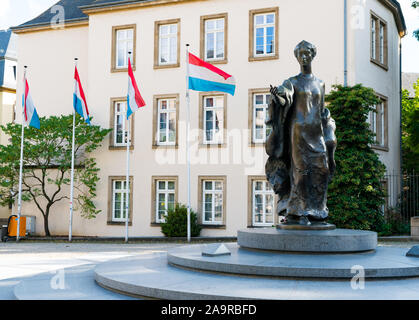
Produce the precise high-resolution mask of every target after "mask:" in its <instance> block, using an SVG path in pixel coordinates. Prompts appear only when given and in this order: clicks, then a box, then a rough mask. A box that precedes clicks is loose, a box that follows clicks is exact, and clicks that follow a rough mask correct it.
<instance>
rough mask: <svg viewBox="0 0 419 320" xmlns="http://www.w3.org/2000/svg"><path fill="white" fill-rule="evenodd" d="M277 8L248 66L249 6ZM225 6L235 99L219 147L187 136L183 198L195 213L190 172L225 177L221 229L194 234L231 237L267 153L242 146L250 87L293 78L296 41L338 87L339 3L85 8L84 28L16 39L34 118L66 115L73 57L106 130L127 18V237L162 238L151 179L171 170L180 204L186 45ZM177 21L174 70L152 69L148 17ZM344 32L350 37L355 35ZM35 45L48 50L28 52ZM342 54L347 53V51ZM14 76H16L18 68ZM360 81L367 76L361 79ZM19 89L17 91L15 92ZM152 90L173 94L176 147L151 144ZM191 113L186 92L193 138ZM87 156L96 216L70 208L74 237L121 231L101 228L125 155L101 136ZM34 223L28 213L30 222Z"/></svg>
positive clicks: (195, 112) (60, 224)
mask: <svg viewBox="0 0 419 320" xmlns="http://www.w3.org/2000/svg"><path fill="white" fill-rule="evenodd" d="M277 6H278V7H279V59H276V60H267V61H255V62H249V59H248V52H249V10H253V9H261V8H270V7H277ZM224 12H227V13H228V63H227V64H223V65H219V67H220V68H222V69H223V70H224V71H226V72H227V73H230V74H233V75H234V77H235V78H236V82H237V89H236V94H235V96H234V97H232V96H228V97H227V106H226V109H227V117H226V119H227V134H228V137H229V138H228V142H227V144H226V146H225V147H221V148H209V149H208V148H207V147H202V146H200V145H199V143H197V142H196V139H195V140H194V142H192V143H191V154H192V157H191V159H192V167H191V190H192V192H191V197H192V199H191V201H192V209H193V210H195V211H196V210H197V206H198V176H226V186H227V190H226V199H225V200H226V212H225V214H226V226H225V227H224V228H221V229H203V231H202V233H201V235H203V236H209V235H210V236H234V235H236V233H237V230H238V229H240V228H244V227H247V226H248V221H247V220H248V219H247V212H248V199H249V197H250V195H249V194H248V176H253V175H254V176H261V175H262V176H263V175H264V165H265V161H266V159H267V156H266V154H265V150H264V147H263V145H260V146H256V147H255V146H252V147H250V141H249V132H248V130H249V118H248V105H249V102H248V101H249V89H256V88H269V84H272V85H279V84H281V83H282V82H283V80H285V79H287V78H289V77H290V76H293V75H296V74H298V73H299V65H298V62H297V61H296V59H295V57H294V54H293V51H294V48H295V46H296V44H297V43H298V42H300V41H301V40H303V39H304V40H307V41H309V42H312V43H313V44H315V45H316V47H317V50H318V54H317V57H316V58H315V60H314V63H313V72H314V74H315V75H316V76H317V77H318V78H320V79H322V80H324V81H325V82H326V88H327V90H330V88H331V86H332V85H333V84H342V83H343V70H344V67H343V1H335V0H323V1H322V2H321V5H319V3H318V2H314V1H310V0H301V1H298V2H296V1H291V0H282V1H276V0H264V1H258V2H255V1H251V0H230V1H223V0H212V1H193V2H185V3H180V4H175V5H167V6H153V7H144V8H138V9H133V10H126V11H117V12H113V11H109V12H107V13H101V14H93V15H91V16H90V21H89V26H88V27H82V28H71V29H65V30H58V31H48V32H39V33H27V34H22V35H20V47H19V61H21V62H22V63H21V66H22V65H28V66H30V71H29V81H30V84H31V91H32V97H33V100H34V101H35V104H36V105H37V107H38V112H39V113H40V114H41V115H51V114H54V115H58V114H68V113H70V112H71V103H72V99H71V95H72V90H73V81H72V73H73V63H72V59H73V58H74V57H75V56H78V57H79V58H80V64H79V65H80V67H79V71H80V76H81V79H82V82H83V86H84V88H85V91H86V93H87V99H88V105H89V110H90V113H91V114H92V115H93V116H94V119H93V122H94V123H95V124H99V125H101V126H102V127H105V128H108V127H109V123H110V113H109V110H110V100H111V98H115V97H123V96H125V95H126V91H127V74H126V72H119V73H111V71H110V70H111V43H112V27H113V26H118V25H127V24H136V28H137V41H136V71H135V76H136V78H137V81H138V85H139V87H140V91H141V93H142V95H143V98H144V99H145V101H146V103H147V106H146V107H145V108H143V109H141V110H139V111H138V112H136V114H135V131H134V132H135V136H134V149H133V150H132V151H131V166H130V174H131V175H132V176H133V179H134V181H133V193H134V197H133V198H134V199H133V223H132V226H130V231H129V232H130V235H131V236H160V235H161V232H160V227H153V226H151V225H150V221H151V219H150V216H151V210H152V209H151V207H152V177H153V176H174V175H175V176H178V183H179V184H178V186H179V187H178V199H179V202H181V203H186V201H187V167H186V136H185V130H186V123H185V121H186V116H187V115H186V98H185V91H186V79H185V74H186V66H185V55H186V54H185V44H186V43H189V44H190V50H191V52H192V53H194V54H196V55H199V41H200V16H204V15H209V14H216V13H224ZM331 13H333V14H331ZM176 18H179V19H180V21H181V22H180V25H181V29H180V33H181V36H180V37H181V40H180V44H181V51H180V52H181V55H180V67H178V68H170V69H153V61H154V23H155V21H160V20H167V19H176ZM296 21H300V22H302V21H304V23H296ZM388 21H389V22H390V21H391V19H388ZM350 36H351V37H352V39H355V35H352V34H351V35H350ZM357 41H359V40H357ZM361 41H364V40H361ZM366 41H367V43H369V42H368V40H366ZM51 43H53V45H51ZM70 43H71V45H69V44H70ZM352 43H354V41H352ZM355 45H356V44H355ZM35 46H36V47H37V48H48V49H45V50H36V51H35V52H33V50H32V51H31V49H32V48H33V47H35ZM351 50H352V51H356V50H355V49H354V48H352V49H351ZM351 59H352V60H351V62H352V64H350V67H351V68H352V69H351V70H350V72H351V75H352V78H354V79H355V80H356V81H357V80H358V79H359V81H361V80H362V79H361V78H362V77H361V76H359V75H358V72H357V70H358V66H357V64H358V58H357V55H356V56H355V57H352V58H351ZM368 61H369V60H368ZM19 72H20V73H21V72H22V69H21V68H20V69H19ZM366 74H367V73H366ZM364 78H365V79H366V80H365V81H367V79H368V76H365V77H364ZM45 88H48V89H47V90H46V89H45ZM20 90H21V88H18V92H19V91H20ZM160 94H179V108H180V111H179V147H178V148H177V149H162V148H158V149H154V148H152V136H153V132H152V131H153V129H152V128H153V123H152V122H153V96H154V95H160ZM198 119H199V93H197V92H191V129H192V138H194V137H195V138H196V136H197V134H198V133H197V132H198V130H197V129H198V128H199V123H198ZM94 156H95V157H96V158H97V160H98V165H99V167H100V168H101V171H100V178H101V180H100V183H99V185H98V197H97V198H96V199H95V202H96V204H97V206H98V208H99V209H101V210H102V213H101V214H100V215H99V216H98V217H97V218H96V219H94V220H84V219H82V218H80V216H79V215H78V214H77V213H75V216H74V221H73V223H74V224H73V225H74V229H73V234H74V235H91V236H124V234H125V230H124V226H115V225H107V210H108V178H109V176H123V175H125V161H126V160H125V158H126V152H125V151H124V150H109V140H108V139H106V140H105V141H104V143H103V146H102V147H101V148H100V150H98V151H97V152H96V153H95V155H94ZM217 158H218V160H217ZM24 211H25V212H36V210H35V209H34V207H33V205H31V204H25V206H24ZM67 212H68V203H65V202H62V203H60V204H58V205H57V206H56V207H54V212H53V213H52V215H51V231H52V233H53V234H66V233H67V232H68V231H67V230H68V224H67V221H68V218H67V217H68V214H67ZM64 217H65V218H64ZM40 220H41V219H39V218H37V221H40ZM38 224H39V222H38ZM37 227H38V226H37ZM38 231H40V230H39V229H38Z"/></svg>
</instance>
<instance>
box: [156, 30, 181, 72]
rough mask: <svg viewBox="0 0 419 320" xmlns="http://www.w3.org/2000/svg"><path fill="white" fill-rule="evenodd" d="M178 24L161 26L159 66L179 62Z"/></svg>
mask: <svg viewBox="0 0 419 320" xmlns="http://www.w3.org/2000/svg"><path fill="white" fill-rule="evenodd" d="M177 46H178V24H177V23H174V24H162V25H159V65H169V64H176V63H177V62H178V56H177V52H178V47H177Z"/></svg>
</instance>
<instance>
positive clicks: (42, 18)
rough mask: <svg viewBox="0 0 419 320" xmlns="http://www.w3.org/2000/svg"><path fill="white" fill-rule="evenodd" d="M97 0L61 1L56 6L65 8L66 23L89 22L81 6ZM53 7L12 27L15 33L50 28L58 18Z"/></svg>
mask: <svg viewBox="0 0 419 320" xmlns="http://www.w3.org/2000/svg"><path fill="white" fill-rule="evenodd" d="M94 1H95V0H61V1H58V2H57V3H56V4H55V5H54V6H57V5H59V6H62V7H63V8H64V13H65V15H64V21H65V22H78V21H84V20H89V17H88V16H87V15H86V14H84V13H83V12H82V11H81V10H80V8H79V7H80V6H85V5H88V4H91V3H93V2H94ZM54 6H52V7H51V8H49V9H48V10H46V11H44V12H43V13H41V14H40V15H39V16H37V17H36V18H34V19H32V20H29V21H27V22H25V23H23V24H21V25H19V26H16V27H12V28H11V29H12V30H13V31H18V30H22V29H29V28H34V27H41V26H48V25H49V24H50V23H51V21H53V19H54V18H55V17H56V16H57V10H51V9H52V8H54Z"/></svg>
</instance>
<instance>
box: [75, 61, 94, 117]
mask: <svg viewBox="0 0 419 320" xmlns="http://www.w3.org/2000/svg"><path fill="white" fill-rule="evenodd" d="M74 80H75V82H76V84H75V86H74V94H73V106H74V110H76V112H77V113H78V114H79V115H80V116H82V117H83V119H84V121H86V123H88V124H90V115H89V109H87V102H86V96H85V95H84V91H83V87H82V86H81V81H80V77H79V72H78V71H77V67H76V69H75V72H74Z"/></svg>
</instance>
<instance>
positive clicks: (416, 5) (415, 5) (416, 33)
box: [412, 1, 419, 41]
mask: <svg viewBox="0 0 419 320" xmlns="http://www.w3.org/2000/svg"><path fill="white" fill-rule="evenodd" d="M412 8H415V9H417V8H419V1H413V2H412ZM413 36H414V37H415V38H416V39H418V41H419V29H417V30H415V31H413Z"/></svg>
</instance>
